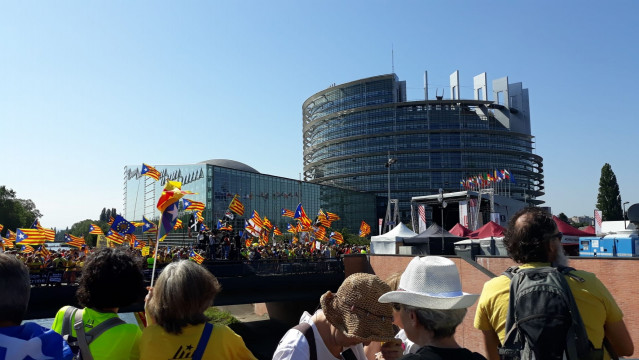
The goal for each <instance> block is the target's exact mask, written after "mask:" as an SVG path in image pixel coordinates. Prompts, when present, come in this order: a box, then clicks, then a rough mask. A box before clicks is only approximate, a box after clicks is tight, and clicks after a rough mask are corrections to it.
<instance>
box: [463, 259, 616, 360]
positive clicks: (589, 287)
mask: <svg viewBox="0 0 639 360" xmlns="http://www.w3.org/2000/svg"><path fill="white" fill-rule="evenodd" d="M549 265H550V264H548V263H530V264H524V265H521V266H520V268H522V269H528V268H536V267H542V266H549ZM573 273H574V274H575V275H577V276H579V277H581V278H583V279H584V280H585V281H584V282H579V281H577V280H575V279H572V278H571V277H566V280H568V286H570V290H572V294H573V296H574V298H575V302H576V303H577V308H579V313H580V314H581V319H582V320H583V323H584V326H585V327H586V332H587V333H588V338H589V339H590V341H591V342H592V344H593V345H594V347H595V348H597V349H600V348H601V347H602V343H603V338H604V324H608V323H614V322H617V321H621V320H622V318H623V313H622V312H621V309H619V306H618V305H617V303H616V302H615V299H614V298H613V297H612V295H611V294H610V292H609V291H608V289H606V287H605V286H604V284H602V283H601V281H600V280H599V279H597V277H596V276H595V274H593V273H589V272H586V271H582V270H575V271H574V272H573ZM509 300H510V279H509V278H508V277H507V276H505V275H501V276H498V277H496V278H493V279H491V280H489V281H487V282H486V283H485V284H484V289H483V290H482V292H481V295H480V297H479V301H478V302H477V311H476V312H475V324H474V325H475V328H477V329H479V330H493V331H495V332H496V333H497V336H499V341H500V342H501V343H502V344H503V343H504V340H505V337H506V333H505V328H506V317H507V316H508V302H509Z"/></svg>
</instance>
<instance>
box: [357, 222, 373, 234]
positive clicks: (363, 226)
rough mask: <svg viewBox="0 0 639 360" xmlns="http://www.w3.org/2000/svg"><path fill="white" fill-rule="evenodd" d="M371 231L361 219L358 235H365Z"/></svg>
mask: <svg viewBox="0 0 639 360" xmlns="http://www.w3.org/2000/svg"><path fill="white" fill-rule="evenodd" d="M370 233H371V227H370V225H368V224H367V223H366V222H365V221H362V224H361V225H360V226H359V237H366V235H368V234H370Z"/></svg>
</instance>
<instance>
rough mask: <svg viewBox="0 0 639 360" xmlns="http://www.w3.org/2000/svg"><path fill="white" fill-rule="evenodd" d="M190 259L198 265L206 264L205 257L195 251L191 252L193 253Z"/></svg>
mask: <svg viewBox="0 0 639 360" xmlns="http://www.w3.org/2000/svg"><path fill="white" fill-rule="evenodd" d="M189 259H191V260H193V261H195V262H196V263H198V264H202V263H203V262H204V257H202V255H200V254H198V253H196V252H195V251H193V250H191V253H190V254H189Z"/></svg>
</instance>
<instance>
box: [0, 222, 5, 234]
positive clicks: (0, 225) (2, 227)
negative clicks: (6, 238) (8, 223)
mask: <svg viewBox="0 0 639 360" xmlns="http://www.w3.org/2000/svg"><path fill="white" fill-rule="evenodd" d="M2 229H4V226H3V225H2V224H0V233H2Z"/></svg>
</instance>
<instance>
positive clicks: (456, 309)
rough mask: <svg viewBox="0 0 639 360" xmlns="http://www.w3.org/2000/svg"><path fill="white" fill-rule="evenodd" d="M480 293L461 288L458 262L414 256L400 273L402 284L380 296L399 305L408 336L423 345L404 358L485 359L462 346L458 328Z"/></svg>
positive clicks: (407, 359)
mask: <svg viewBox="0 0 639 360" xmlns="http://www.w3.org/2000/svg"><path fill="white" fill-rule="evenodd" d="M477 298H478V295H473V294H467V293H464V292H462V289H461V281H460V278H459V272H458V271H457V266H455V263H454V262H452V261H451V260H450V259H447V258H444V257H440V256H424V257H415V258H414V259H413V260H411V262H410V263H409V264H408V266H407V267H406V270H405V271H404V273H403V274H402V276H401V279H400V282H399V287H398V289H397V290H396V291H390V292H388V293H386V294H383V295H382V296H380V298H379V302H381V303H392V304H393V305H394V306H396V308H398V310H397V311H398V312H399V317H400V319H401V323H402V325H403V326H404V331H405V332H406V336H407V337H408V339H410V340H411V341H412V342H414V343H415V344H417V345H418V346H420V348H419V350H417V352H416V353H415V354H408V355H405V356H403V357H402V358H401V359H403V360H413V359H414V360H426V359H429V360H430V359H432V360H438V359H485V358H484V357H483V356H482V355H481V354H478V353H473V352H471V351H470V350H468V349H465V348H463V347H461V346H460V345H459V344H458V343H457V341H455V330H456V329H457V326H458V325H459V324H461V322H462V321H463V320H464V316H465V315H466V311H467V308H468V307H470V306H472V305H473V304H474V303H475V301H476V300H477Z"/></svg>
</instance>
